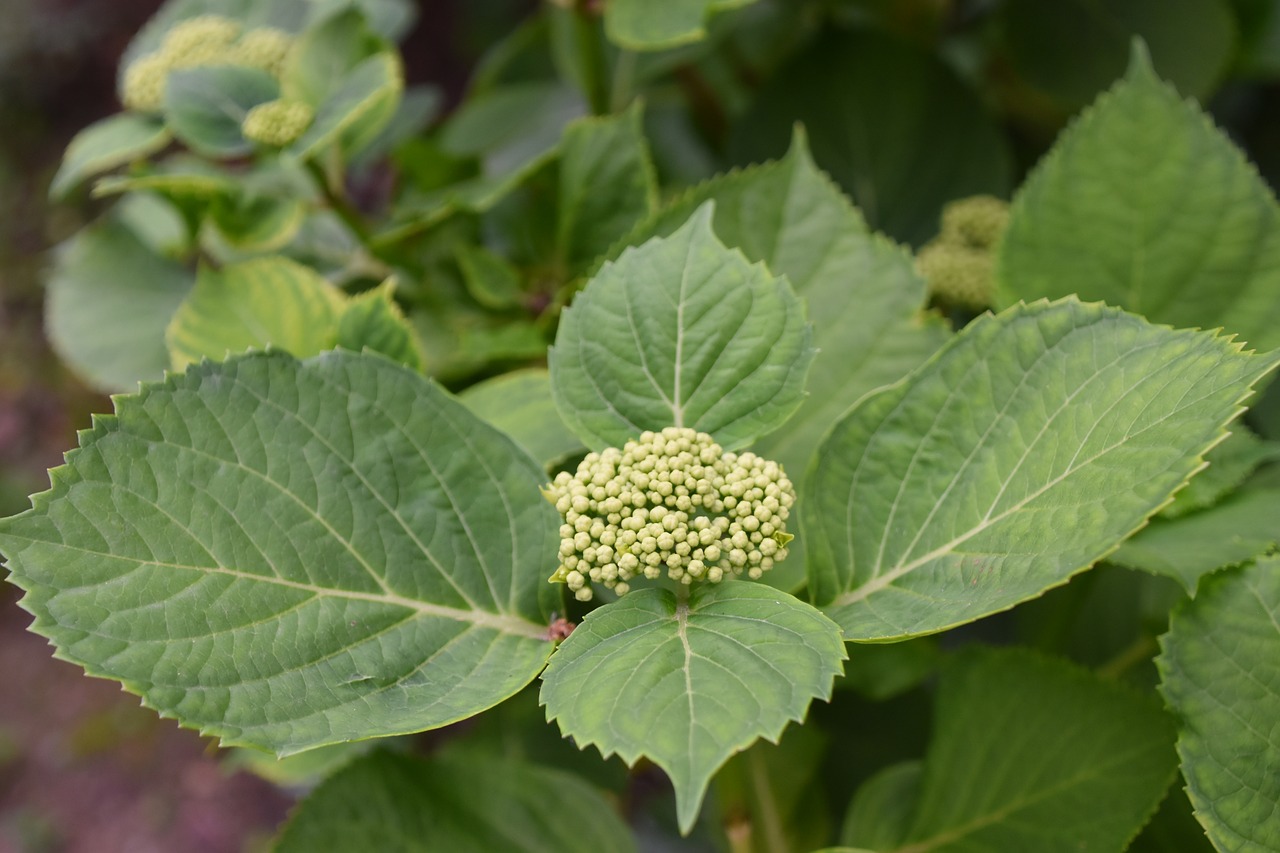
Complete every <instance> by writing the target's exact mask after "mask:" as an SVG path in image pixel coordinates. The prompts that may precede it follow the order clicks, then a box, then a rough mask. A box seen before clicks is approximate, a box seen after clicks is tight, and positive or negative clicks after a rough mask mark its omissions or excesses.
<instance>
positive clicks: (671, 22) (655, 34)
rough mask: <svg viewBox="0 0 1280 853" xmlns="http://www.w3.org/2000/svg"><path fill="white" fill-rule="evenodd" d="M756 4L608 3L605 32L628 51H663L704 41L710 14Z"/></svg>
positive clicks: (700, 0) (704, 0)
mask: <svg viewBox="0 0 1280 853" xmlns="http://www.w3.org/2000/svg"><path fill="white" fill-rule="evenodd" d="M753 2H755V0H667V2H665V3H653V2H649V0H608V2H607V4H606V5H605V8H604V31H605V33H606V34H607V35H608V36H609V40H610V41H612V42H614V43H615V44H618V45H620V46H622V47H624V48H626V49H627V50H665V49H667V48H670V47H677V46H679V45H682V44H688V43H689V42H695V41H699V40H701V39H703V38H705V37H706V35H707V31H706V21H707V18H709V17H710V16H711V14H712V12H714V11H716V10H719V9H732V8H736V7H738V6H746V5H748V4H750V3H753Z"/></svg>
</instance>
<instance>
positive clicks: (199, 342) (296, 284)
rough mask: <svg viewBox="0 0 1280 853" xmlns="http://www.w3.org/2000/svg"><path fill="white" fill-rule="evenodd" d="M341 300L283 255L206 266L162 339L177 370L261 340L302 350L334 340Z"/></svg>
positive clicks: (260, 345) (258, 345)
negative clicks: (218, 266)
mask: <svg viewBox="0 0 1280 853" xmlns="http://www.w3.org/2000/svg"><path fill="white" fill-rule="evenodd" d="M343 308H344V300H343V297H342V294H341V293H340V292H339V291H338V290H337V289H336V288H334V287H333V285H331V284H329V282H327V281H325V280H324V278H322V277H321V276H320V274H319V273H317V272H315V271H314V270H312V269H309V268H307V267H304V266H302V265H301V264H298V263H294V262H293V261H291V260H289V259H288V258H281V257H266V258H257V259H254V260H250V261H243V262H241V263H238V264H233V265H231V266H228V267H224V268H223V269H222V270H214V269H211V268H209V267H204V268H202V269H201V270H200V275H199V276H198V278H197V279H196V286H195V289H194V290H192V291H191V295H190V296H189V297H187V300H186V301H185V302H184V303H183V304H182V307H181V308H179V309H178V311H177V313H176V314H174V315H173V321H172V322H171V323H170V324H169V328H168V330H167V332H166V333H165V341H166V342H167V343H168V345H169V354H170V356H171V358H172V361H173V367H174V369H175V370H182V369H183V368H185V367H186V366H187V365H188V364H191V363H192V362H196V361H200V360H201V359H203V358H210V359H213V360H215V361H221V360H223V359H224V358H226V357H227V356H228V355H236V354H239V353H242V352H244V351H245V350H248V349H265V348H267V347H275V348H277V349H282V350H285V351H286V352H289V353H292V354H293V355H295V356H297V357H299V358H306V357H308V356H312V355H315V354H317V353H319V352H321V351H322V350H326V349H329V348H330V347H332V346H333V345H334V343H335V336H336V331H337V326H338V317H339V315H340V314H341V313H342V310H343Z"/></svg>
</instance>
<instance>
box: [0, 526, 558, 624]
mask: <svg viewBox="0 0 1280 853" xmlns="http://www.w3.org/2000/svg"><path fill="white" fill-rule="evenodd" d="M6 535H8V536H11V537H12V538H14V539H23V540H26V541H27V542H31V543H34V544H49V545H51V546H52V547H55V548H58V549H63V550H68V551H76V552H79V553H81V554H86V555H89V556H93V557H105V558H107V559H109V560H116V561H121V562H129V563H136V564H137V565H140V566H155V567H156V568H161V569H178V570H182V571H192V572H199V573H201V574H216V575H225V576H227V577H233V578H237V579H240V580H246V581H252V582H255V583H265V584H273V585H275V586H282V587H286V588H289V589H298V590H303V591H306V592H310V593H312V594H314V595H316V596H321V597H330V598H345V599H348V600H351V601H366V602H370V603H373V604H389V605H392V606H396V607H404V608H408V609H410V610H415V611H417V612H418V613H421V614H422V615H424V616H434V617H437V618H444V619H453V620H455V621H458V622H470V623H472V624H474V625H477V626H479V627H482V628H491V629H493V630H496V631H501V632H502V633H506V634H516V635H518V636H524V637H531V638H533V639H539V640H545V639H546V638H547V629H546V628H545V627H543V626H541V625H538V624H537V623H534V622H530V621H529V620H527V619H524V618H522V617H519V616H512V615H510V614H504V613H491V612H489V611H487V610H461V609H458V608H456V607H448V606H446V605H443V604H432V603H430V602H427V601H419V600H417V599H413V598H406V597H404V596H402V595H396V594H395V593H384V594H379V593H373V592H357V591H356V590H346V589H333V588H330V587H322V586H316V585H315V584H309V583H302V582H301V581H291V580H286V579H285V578H276V577H269V576H266V575H256V574H253V573H252V572H243V571H240V570H238V569H230V568H227V567H225V566H192V565H188V564H186V563H171V562H167V561H163V560H142V559H139V558H136V557H121V556H119V555H118V554H110V553H107V552H105V551H95V550H93V549H92V548H84V547H81V546H78V545H68V544H62V543H46V542H44V541H43V540H39V539H34V538H32V537H29V536H22V535H20V534H12V533H11V534H6ZM273 618H274V616H273Z"/></svg>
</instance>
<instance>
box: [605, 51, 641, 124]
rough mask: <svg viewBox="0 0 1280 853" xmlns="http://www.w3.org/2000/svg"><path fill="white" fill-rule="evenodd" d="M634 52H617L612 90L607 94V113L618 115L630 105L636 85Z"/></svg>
mask: <svg viewBox="0 0 1280 853" xmlns="http://www.w3.org/2000/svg"><path fill="white" fill-rule="evenodd" d="M636 56H637V55H636V52H635V51H634V50H625V49H624V50H620V51H618V63H617V65H615V66H614V67H613V88H612V90H611V91H610V93H609V111H610V112H614V113H620V112H622V110H623V109H624V108H625V107H626V106H627V104H629V103H631V100H632V98H634V97H635V93H634V92H633V91H632V90H633V89H634V88H635V83H636V79H635V78H636Z"/></svg>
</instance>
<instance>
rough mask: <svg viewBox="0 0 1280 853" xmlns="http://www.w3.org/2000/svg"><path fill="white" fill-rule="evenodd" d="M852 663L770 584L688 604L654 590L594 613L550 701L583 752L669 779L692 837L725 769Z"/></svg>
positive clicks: (549, 682)
mask: <svg viewBox="0 0 1280 853" xmlns="http://www.w3.org/2000/svg"><path fill="white" fill-rule="evenodd" d="M843 659H844V647H843V644H842V642H841V639H840V630H839V628H837V627H836V625H835V624H834V623H833V622H831V620H829V619H827V618H826V617H825V616H823V615H822V614H821V613H819V612H818V611H816V610H814V609H813V608H812V607H810V606H809V605H807V604H805V603H803V602H801V601H799V600H797V599H795V598H793V597H791V596H790V595H787V594H786V593H784V592H780V591H778V590H776V589H772V588H770V587H767V586H764V585H762V584H752V583H747V582H745V581H726V582H724V583H720V584H701V585H697V586H695V587H694V588H693V589H692V591H691V594H690V596H689V599H688V601H687V602H682V601H678V600H677V599H676V596H674V595H673V594H671V593H670V592H668V591H666V590H660V589H645V590H639V591H635V592H630V593H627V594H626V595H624V596H623V597H622V598H621V599H619V600H618V601H617V602H615V603H613V604H609V605H606V606H604V607H601V608H599V609H597V610H594V611H592V612H591V613H590V614H589V615H588V616H587V618H586V619H585V620H584V621H583V622H582V624H581V625H579V626H578V628H577V630H575V631H574V632H573V634H572V635H570V636H569V638H568V639H567V640H565V641H564V643H562V644H561V646H560V648H559V649H558V650H557V652H556V653H555V655H553V656H552V658H551V663H550V664H549V665H548V666H547V670H546V672H545V673H543V676H542V679H543V686H542V702H543V704H545V705H546V706H547V718H548V719H552V720H558V721H559V723H560V728H561V730H562V731H563V732H564V733H565V734H566V735H569V736H571V737H573V738H574V739H575V740H576V741H577V742H578V744H579V745H581V746H584V747H585V746H587V745H589V744H595V745H596V746H597V747H599V749H600V752H601V753H602V754H604V755H605V756H606V757H607V756H609V755H611V754H613V753H615V752H616V753H617V754H618V755H620V756H621V757H622V759H623V760H624V761H626V762H627V763H628V764H634V763H635V761H636V760H637V759H638V758H640V757H641V756H644V757H647V758H649V759H650V760H652V761H653V762H654V763H655V764H657V765H658V766H659V767H661V768H662V769H663V770H665V771H666V772H667V775H668V776H670V777H671V781H672V783H673V784H674V785H675V789H676V807H677V812H678V814H679V818H680V828H681V830H682V831H683V832H685V833H688V832H689V830H690V829H691V828H692V827H693V824H694V821H695V820H696V819H697V817H698V809H699V807H700V806H701V804H702V798H703V795H704V794H705V793H706V790H707V785H708V784H709V783H710V781H711V776H712V774H714V773H715V772H716V770H717V769H718V768H719V767H720V765H722V764H724V762H725V761H726V760H727V759H728V758H729V757H730V756H731V755H733V754H734V753H735V752H738V751H739V750H742V749H745V748H746V747H747V746H749V745H750V744H751V743H752V742H754V741H755V740H756V739H757V738H759V737H765V738H767V739H769V740H772V741H777V739H778V736H779V735H780V734H781V733H782V729H783V727H784V726H785V725H786V724H787V722H788V721H789V720H799V719H801V718H802V717H803V716H804V714H805V711H806V709H807V708H808V707H809V702H810V701H811V700H812V699H813V698H814V697H820V698H823V699H826V698H827V697H829V696H830V695H831V686H832V681H833V680H834V678H835V676H836V675H837V674H838V673H839V671H840V662H841V660H843Z"/></svg>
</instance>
